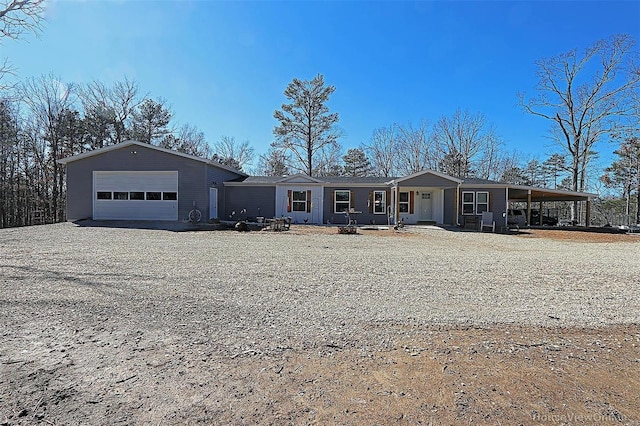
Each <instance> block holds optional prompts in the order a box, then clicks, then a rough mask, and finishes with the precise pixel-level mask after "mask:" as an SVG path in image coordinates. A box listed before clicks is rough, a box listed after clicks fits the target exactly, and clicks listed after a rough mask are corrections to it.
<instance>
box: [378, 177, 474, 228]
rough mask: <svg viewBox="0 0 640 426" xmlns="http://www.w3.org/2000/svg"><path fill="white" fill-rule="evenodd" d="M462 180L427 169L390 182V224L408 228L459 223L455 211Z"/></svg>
mask: <svg viewBox="0 0 640 426" xmlns="http://www.w3.org/2000/svg"><path fill="white" fill-rule="evenodd" d="M461 182H462V181H461V180H460V179H457V178H454V177H451V176H447V175H444V174H442V173H439V172H435V171H433V170H425V171H422V172H418V173H414V174H413V175H410V176H407V177H404V178H399V179H395V180H393V181H391V182H389V185H390V186H391V202H390V204H389V216H390V222H391V223H393V224H396V225H397V224H399V223H404V224H407V225H418V224H424V225H436V224H447V225H452V224H455V223H456V221H457V215H456V213H455V212H456V208H455V207H454V206H453V203H455V201H456V200H457V196H456V195H452V194H457V192H458V188H459V185H460V183H461Z"/></svg>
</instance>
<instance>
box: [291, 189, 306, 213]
mask: <svg viewBox="0 0 640 426" xmlns="http://www.w3.org/2000/svg"><path fill="white" fill-rule="evenodd" d="M291 201H292V202H291V204H292V205H291V210H292V211H294V212H306V211H307V191H291Z"/></svg>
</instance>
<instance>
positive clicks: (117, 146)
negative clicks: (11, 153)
mask: <svg viewBox="0 0 640 426" xmlns="http://www.w3.org/2000/svg"><path fill="white" fill-rule="evenodd" d="M130 146H139V147H141V148H147V149H153V150H156V151H160V152H164V153H166V154H171V155H176V156H178V157H182V158H188V159H189V160H193V161H199V162H202V163H205V164H209V165H212V166H215V167H219V168H221V169H223V170H227V171H230V172H233V173H236V174H238V175H240V176H248V175H247V174H246V173H244V172H241V171H240V170H236V169H235V168H233V167H230V166H227V165H225V164H220V163H219V162H217V161H215V160H209V159H207V158H201V157H197V156H195V155H191V154H185V153H184V152H178V151H173V150H171V149H166V148H161V147H159V146H155V145H151V144H148V143H144V142H138V141H131V140H129V141H124V142H120V143H117V144H115V145H109V146H105V147H104V148H99V149H94V150H91V151H86V152H83V153H82V154H76V155H72V156H71V157H66V158H61V159H59V160H58V163H59V164H68V163H71V162H74V161H78V160H82V159H85V158H89V157H93V156H96V155H101V154H105V153H107V152H110V151H115V150H117V149H122V148H127V147H130Z"/></svg>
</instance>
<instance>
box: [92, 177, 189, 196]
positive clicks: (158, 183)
mask: <svg viewBox="0 0 640 426" xmlns="http://www.w3.org/2000/svg"><path fill="white" fill-rule="evenodd" d="M94 181H95V190H96V191H105V190H109V189H110V190H112V191H113V190H114V188H117V189H115V190H118V191H120V190H122V191H124V190H127V191H173V192H176V191H177V190H178V172H95V176H94Z"/></svg>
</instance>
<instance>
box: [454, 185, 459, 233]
mask: <svg viewBox="0 0 640 426" xmlns="http://www.w3.org/2000/svg"><path fill="white" fill-rule="evenodd" d="M453 207H454V209H453V224H454V225H455V226H460V222H459V219H460V214H459V209H460V183H458V185H457V186H456V199H455V200H454V202H453Z"/></svg>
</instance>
